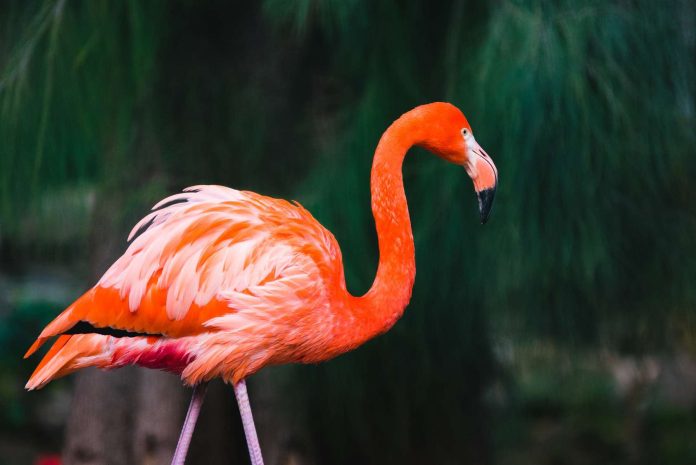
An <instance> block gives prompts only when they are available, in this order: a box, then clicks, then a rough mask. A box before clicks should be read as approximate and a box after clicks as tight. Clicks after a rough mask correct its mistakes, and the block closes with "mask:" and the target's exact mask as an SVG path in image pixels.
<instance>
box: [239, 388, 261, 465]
mask: <svg viewBox="0 0 696 465" xmlns="http://www.w3.org/2000/svg"><path fill="white" fill-rule="evenodd" d="M234 395H235V397H236V398H237V405H239V413H240V415H241V416H242V424H243V425H244V435H245V436H246V441H247V447H249V457H250V458H251V465H263V457H262V456H261V446H260V445H259V438H258V436H257V435H256V427H255V426H254V417H253V416H252V414H251V405H250V404H249V395H248V394H247V387H246V381H245V380H241V381H240V382H238V383H237V384H235V385H234Z"/></svg>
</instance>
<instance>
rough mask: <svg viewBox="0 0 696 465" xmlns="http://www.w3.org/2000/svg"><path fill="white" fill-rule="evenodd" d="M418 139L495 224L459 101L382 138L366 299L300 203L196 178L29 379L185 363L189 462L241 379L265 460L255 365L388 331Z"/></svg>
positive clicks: (56, 331)
mask: <svg viewBox="0 0 696 465" xmlns="http://www.w3.org/2000/svg"><path fill="white" fill-rule="evenodd" d="M414 145H417V146H421V147H424V148H426V149H427V150H429V151H431V152H432V153H434V154H436V155H438V156H440V157H441V158H443V159H445V160H447V161H449V162H451V163H454V164H456V165H459V166H462V167H464V169H465V170H466V172H467V173H468V174H469V176H470V177H471V179H472V180H473V182H474V188H475V190H476V192H477V195H478V200H479V210H480V215H481V222H482V223H485V222H486V220H487V219H488V215H489V213H490V209H491V204H492V202H493V197H494V194H495V189H496V185H497V180H498V179H497V178H498V173H497V170H496V168H495V165H494V164H493V161H492V160H491V159H490V157H489V156H488V155H487V154H486V152H485V151H484V150H483V149H482V148H481V147H480V146H479V145H478V143H477V142H476V140H475V139H474V135H473V133H472V131H471V126H470V125H469V123H468V122H467V120H466V118H465V117H464V115H463V114H462V113H461V112H460V111H459V110H458V109H457V108H456V107H454V106H453V105H450V104H448V103H431V104H428V105H422V106H419V107H416V108H414V109H413V110H411V111H409V112H408V113H406V114H404V115H402V116H401V117H400V118H399V119H397V120H396V121H395V122H394V123H393V124H392V125H391V126H390V127H389V129H388V130H387V131H386V132H385V133H384V135H383V136H382V138H381V139H380V141H379V145H378V146H377V150H376V151H375V156H374V161H373V165H372V178H371V191H372V212H373V214H374V218H375V224H376V227H377V236H378V240H379V266H378V268H377V275H376V277H375V280H374V283H373V285H372V287H371V288H370V290H369V291H368V292H367V293H366V294H365V295H363V296H361V297H355V296H353V295H351V294H349V293H348V292H347V290H346V284H345V278H344V273H343V261H342V257H341V249H340V248H339V246H338V243H337V242H336V239H335V238H334V236H333V235H332V234H331V233H330V232H329V231H328V230H327V229H325V228H324V227H323V226H322V225H321V224H319V222H318V221H317V220H315V219H314V217H312V215H311V214H310V213H309V212H308V211H307V210H305V209H304V208H302V206H300V205H299V204H298V203H296V202H295V203H290V202H287V201H285V200H279V199H273V198H270V197H265V196H262V195H259V194H256V193H253V192H244V191H236V190H233V189H229V188H226V187H221V186H196V187H191V188H188V189H186V190H185V191H184V192H183V193H180V194H176V195H173V196H171V197H168V198H166V199H164V200H162V201H161V202H159V203H158V204H157V205H155V206H154V207H153V210H154V211H153V212H152V213H150V214H149V215H147V216H146V217H145V218H143V219H142V220H141V221H140V222H139V223H138V224H137V225H135V227H134V228H133V231H132V232H131V234H130V236H129V238H128V239H129V241H130V240H131V239H132V242H131V243H130V245H129V247H128V249H127V250H126V252H125V253H124V254H123V256H121V257H120V258H119V259H118V260H117V261H116V262H115V263H114V264H113V265H112V266H111V268H109V270H108V271H107V272H106V273H105V274H104V276H103V277H102V278H101V280H100V281H99V282H98V283H97V284H96V286H94V287H93V288H92V289H90V290H89V291H87V292H86V293H85V294H84V295H83V296H82V297H80V298H79V299H77V300H76V301H75V302H74V303H73V304H72V305H70V306H69V307H68V308H67V309H66V310H65V311H63V312H62V313H61V314H60V315H58V317H57V318H56V319H55V320H53V321H52V322H51V323H50V324H48V325H47V326H46V328H45V329H44V330H43V331H42V332H41V334H40V335H39V337H38V339H37V341H36V342H35V343H34V345H32V347H31V348H30V349H29V351H28V352H27V354H26V356H25V357H28V356H30V355H31V354H32V353H34V352H35V351H36V350H37V349H38V347H39V346H41V344H43V343H44V342H45V341H46V340H47V339H49V338H51V337H54V336H58V337H57V339H56V341H55V343H54V344H53V346H52V347H51V349H50V350H49V351H48V353H47V354H46V355H45V356H44V358H43V360H42V361H41V362H40V363H39V365H38V367H37V368H36V370H35V371H34V373H33V374H32V376H31V378H30V379H29V381H28V383H27V385H26V388H27V389H38V388H41V387H43V386H44V385H45V384H46V383H48V382H49V381H51V380H53V379H55V378H57V377H60V376H63V375H66V374H68V373H71V372H73V371H75V370H78V369H80V368H84V367H88V366H97V367H100V368H118V367H122V366H124V365H131V364H136V365H140V366H144V367H147V368H157V369H163V370H168V371H171V372H174V373H177V374H179V375H180V376H181V378H182V379H183V381H184V382H185V383H186V384H187V385H190V386H193V387H194V391H193V396H192V399H191V404H190V406H189V412H188V414H187V416H186V420H185V421H184V426H183V428H182V432H181V436H180V439H179V444H178V445H177V449H176V452H175V454H174V458H173V461H172V463H173V464H183V463H184V460H185V457H186V452H187V450H188V445H189V443H190V440H191V435H192V434H193V429H194V427H195V423H196V420H197V417H198V413H199V411H200V407H201V404H202V402H203V396H204V394H205V386H206V382H207V381H209V380H210V379H212V378H215V377H221V378H222V379H223V380H225V381H226V382H230V383H232V384H233V386H234V391H235V394H236V397H237V401H238V403H239V409H240V412H241V416H242V422H243V425H244V431H245V434H246V439H247V444H248V447H249V453H250V455H251V461H252V464H253V465H261V464H263V459H262V456H261V449H260V447H259V443H258V439H257V436H256V430H255V427H254V423H253V418H252V414H251V407H250V405H249V398H248V396H247V391H246V384H245V379H246V377H248V376H249V375H251V374H253V373H255V372H256V371H258V370H259V369H261V368H263V367H264V366H267V365H272V364H281V363H291V362H300V363H316V362H321V361H324V360H328V359H330V358H332V357H335V356H337V355H339V354H342V353H345V352H348V351H350V350H353V349H355V348H356V347H358V346H360V345H361V344H363V343H364V342H365V341H367V340H369V339H371V338H373V337H375V336H377V335H379V334H382V333H384V332H386V331H387V330H389V329H390V328H391V327H392V326H393V325H394V323H395V322H396V321H397V320H398V319H399V318H400V317H401V315H402V314H403V311H404V308H405V307H406V305H407V304H408V302H409V300H410V298H411V290H412V287H413V282H414V279H415V273H416V267H415V250H414V245H413V236H412V233H411V222H410V219H409V214H408V206H407V204H406V196H405V194H404V186H403V178H402V173H401V168H402V163H403V160H404V156H405V155H406V153H407V152H408V150H409V148H411V147H412V146H414ZM138 233H140V234H139V235H138ZM133 238H135V239H133Z"/></svg>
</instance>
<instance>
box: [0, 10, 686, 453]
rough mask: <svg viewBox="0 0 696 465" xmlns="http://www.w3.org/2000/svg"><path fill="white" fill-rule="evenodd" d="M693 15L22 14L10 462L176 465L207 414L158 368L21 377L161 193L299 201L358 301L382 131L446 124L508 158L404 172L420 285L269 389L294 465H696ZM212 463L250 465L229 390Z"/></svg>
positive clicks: (286, 370) (5, 421) (2, 255)
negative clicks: (188, 412)
mask: <svg viewBox="0 0 696 465" xmlns="http://www.w3.org/2000/svg"><path fill="white" fill-rule="evenodd" d="M695 31H696V5H695V4H694V2H693V1H692V0H664V1H654V0H609V1H599V0H596V1H595V0H586V1H569V0H568V1H565V0H492V1H484V0H479V1H474V0H453V1H440V2H433V1H425V0H401V1H389V0H385V1H368V0H292V1H291V0H264V1H262V2H250V1H237V2H229V1H192V0H176V1H169V2H165V1H155V0H153V1H135V0H130V1H122V0H118V1H117V0H111V1H107V0H91V1H65V0H58V1H55V0H50V1H49V0H46V1H36V0H31V1H21V0H6V1H3V2H2V3H0V260H1V261H0V347H1V348H2V349H1V351H0V464H2V465H5V464H7V465H14V464H17V465H24V464H36V463H59V460H61V459H60V458H59V455H60V454H61V453H62V463H65V464H114V465H121V464H124V465H125V464H167V463H169V460H170V457H171V454H172V451H173V447H174V444H175V442H176V439H177V434H178V430H179V427H180V425H181V422H182V419H183V414H184V409H185V406H186V402H187V399H188V395H189V393H188V391H187V390H186V389H184V388H183V387H182V386H181V383H180V382H179V381H178V379H177V378H176V377H174V376H171V375H167V374H164V373H157V372H151V371H147V370H141V369H124V370H119V371H116V372H110V373H104V372H98V371H91V370H87V371H85V372H83V373H80V374H77V375H73V376H71V377H69V378H68V379H62V380H60V381H57V382H54V383H52V384H51V385H49V386H48V387H47V388H45V389H43V390H42V391H39V392H32V393H27V392H25V391H23V385H24V383H25V382H26V379H27V377H28V375H29V374H30V373H31V371H32V369H33V367H34V366H35V365H36V363H37V362H38V357H37V358H33V359H31V360H28V361H25V360H22V358H21V356H22V354H23V353H24V351H25V350H26V348H27V347H28V346H29V344H30V343H31V342H32V341H33V338H34V337H35V336H36V335H37V334H38V332H39V331H40V329H41V328H42V326H43V325H44V324H45V323H46V322H47V321H49V320H50V319H51V318H52V317H53V316H54V315H55V314H57V313H58V312H59V311H60V310H62V309H63V308H64V307H65V306H67V305H68V304H69V303H70V302H71V301H72V300H73V299H74V298H75V297H77V296H78V295H79V294H80V293H81V292H83V291H84V290H86V289H87V288H88V287H89V286H90V285H92V284H93V283H94V282H95V281H96V280H97V279H98V277H99V276H100V275H101V273H103V272H104V271H105V269H106V268H107V267H108V265H109V264H110V263H111V261H112V260H113V259H114V258H115V257H117V256H118V255H119V254H120V253H121V252H123V251H124V250H125V247H126V245H127V244H126V242H125V237H126V234H127V231H128V230H129V229H130V226H131V225H132V224H134V223H135V221H136V220H137V219H139V218H140V217H141V216H143V215H144V214H145V213H146V212H147V211H148V209H149V207H150V206H151V205H152V204H153V203H154V202H155V201H157V200H159V199H160V198H161V197H163V196H165V195H167V194H170V193H173V192H175V191H178V190H180V189H182V188H184V187H186V186H189V185H194V184H203V183H211V184H212V183H215V184H224V185H228V186H231V187H235V188H239V189H249V190H254V191H257V192H261V193H265V194H268V195H272V196H280V197H286V198H292V199H297V200H299V201H300V202H301V203H303V204H304V205H305V206H306V207H307V208H308V209H309V210H310V211H312V212H313V213H314V215H315V216H316V217H317V218H318V219H319V220H320V221H321V222H322V223H323V224H324V225H326V226H327V227H328V228H329V229H331V230H332V231H333V232H334V234H335V235H336V237H337V239H338V241H339V243H340V244H341V247H342V250H343V255H344V257H345V262H346V275H347V281H348V286H349V288H350V290H351V291H352V292H353V293H355V294H360V293H362V292H364V291H365V290H366V289H368V287H369V285H370V283H371V281H372V279H373V277H374V272H375V269H376V263H377V247H376V237H375V233H374V224H373V221H372V217H371V213H370V209H369V205H370V203H369V174H370V162H371V157H372V153H373V150H374V147H375V146H376V143H377V141H378V139H379V136H380V134H381V133H382V131H383V130H384V129H385V128H386V127H387V126H388V125H389V124H390V123H391V121H393V120H394V119H395V118H397V117H398V116H399V115H400V114H402V113H403V112H405V111H407V110H409V109H410V108H412V107H414V106H416V105H418V104H421V103H425V102H429V101H435V100H447V101H451V102H453V103H455V104H456V105H457V106H459V107H460V108H461V109H462V110H463V111H464V113H465V114H466V115H467V116H468V118H469V121H470V122H471V124H472V127H473V128H474V131H475V134H476V136H477V140H478V141H479V142H480V143H481V144H482V145H483V146H484V147H485V148H486V150H487V151H488V153H489V154H491V156H492V157H493V159H494V160H495V161H496V164H497V166H498V169H499V172H500V185H499V190H498V195H497V198H496V204H495V206H494V211H493V214H492V217H491V219H490V221H489V223H488V224H487V225H486V226H485V227H482V226H480V225H479V222H478V215H477V211H476V199H475V196H474V194H473V191H472V187H471V182H470V181H469V180H468V178H467V177H466V175H465V174H464V172H463V170H461V169H455V168H453V167H452V166H448V165H446V164H445V163H444V162H442V161H441V160H439V159H437V158H436V157H431V156H427V155H425V154H424V152H421V151H419V150H413V152H412V154H411V155H410V156H408V157H407V161H406V164H405V167H404V172H405V180H406V189H407V194H408V198H409V204H410V210H411V215H412V219H413V228H414V236H415V241H416V249H417V266H418V276H417V280H416V286H415V290H414V295H413V300H412V303H411V305H410V306H409V308H408V309H407V311H406V313H405V315H404V317H403V318H402V320H401V321H399V322H398V324H397V325H396V326H395V327H394V328H393V329H392V330H391V331H390V332H389V333H388V334H386V335H384V336H382V337H380V338H378V339H376V340H373V341H371V342H369V343H368V344H366V345H365V346H364V347H361V348H360V349H358V350H356V351H355V352H353V353H350V354H347V355H344V356H341V357H339V358H338V359H336V360H333V361H331V362H329V363H326V364H323V365H319V366H289V367H274V368H269V369H267V370H265V371H263V372H261V373H259V374H258V375H257V376H255V377H254V378H253V379H252V380H251V381H250V391H251V398H252V404H253V406H254V408H255V409H256V415H257V423H258V427H259V430H260V434H261V441H262V445H263V447H264V449H265V453H266V459H267V463H269V464H270V465H277V464H288V465H290V464H293V465H298V464H301V465H305V464H307V465H309V464H335V465H343V464H385V463H394V464H396V463H398V464H413V465H416V464H435V463H437V464H484V465H485V464H509V465H532V464H534V465H545V464H548V465H561V464H569V465H582V464H588V465H589V464H617V465H624V464H626V465H628V464H651V465H653V464H665V465H671V464H691V463H696V311H695V310H696V309H695V305H696V282H695V280H696V182H694V180H695V179H696V156H695V155H696V153H694V147H695V146H696V136H695V131H694V127H695V123H696V115H695V99H696V94H695V90H696V89H695V84H694V83H695V82H696V81H695V78H696V65H695V63H696V59H695V57H696V32H695ZM206 402H207V403H206V405H205V407H204V410H203V414H202V418H201V424H200V427H199V429H198V431H197V432H196V435H195V436H194V443H193V446H192V451H191V456H190V460H189V462H188V463H192V464H229V463H247V460H248V459H247V457H246V450H245V445H244V442H243V435H242V432H241V429H240V425H239V417H238V414H237V412H236V406H235V405H234V397H233V394H232V390H231V388H230V387H229V386H224V385H222V384H221V383H216V384H215V385H214V386H212V388H211V391H210V394H209V397H208V399H207V401H206Z"/></svg>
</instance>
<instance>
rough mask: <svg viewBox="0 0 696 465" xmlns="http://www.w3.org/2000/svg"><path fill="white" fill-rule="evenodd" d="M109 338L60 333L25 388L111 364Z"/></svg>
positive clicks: (32, 387)
mask: <svg viewBox="0 0 696 465" xmlns="http://www.w3.org/2000/svg"><path fill="white" fill-rule="evenodd" d="M110 339H112V338H111V337H110V336H104V335H101V334H72V335H71V334H63V335H61V336H58V338H57V339H56V342H55V343H54V344H53V346H52V347H51V348H50V349H49V351H48V352H47V353H46V355H45V356H44V358H43V359H42V360H41V362H40V363H39V365H38V366H37V367H36V370H34V373H33V374H32V375H31V377H30V378H29V381H28V382H27V384H26V386H25V388H26V389H28V390H34V389H41V388H42V387H44V386H45V385H46V384H47V383H48V382H49V381H52V380H54V379H56V378H60V377H62V376H65V375H68V374H70V373H72V372H73V371H75V370H79V369H80V368H85V367H89V366H97V367H101V368H106V367H109V366H110V365H111V364H112V351H111V350H110V345H111V344H110V342H111V341H110Z"/></svg>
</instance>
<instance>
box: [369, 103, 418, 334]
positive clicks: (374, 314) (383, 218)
mask: <svg viewBox="0 0 696 465" xmlns="http://www.w3.org/2000/svg"><path fill="white" fill-rule="evenodd" d="M415 119H416V118H414V115H413V114H412V113H406V114H405V115H403V116H402V117H401V118H399V119H398V120H396V121H395V122H394V123H393V124H392V125H391V126H390V127H389V129H387V131H386V132H385V133H384V135H382V138H381V139H380V141H379V144H378V145H377V150H376V151H375V156H374V160H373V163H372V174H371V180H370V189H371V193H372V213H373V215H374V218H375V226H376V227H377V238H378V243H379V265H378V267H377V275H376V276H375V280H374V282H373V284H372V287H371V288H370V290H369V291H368V292H367V293H366V294H365V295H364V296H363V297H361V298H360V300H361V303H362V305H361V306H362V308H363V309H364V310H365V311H366V312H369V315H370V320H371V321H372V322H373V324H372V325H370V326H371V328H370V329H369V332H371V333H374V335H376V334H381V333H383V332H385V331H387V330H388V329H389V328H391V327H392V326H393V325H394V323H396V321H397V320H398V319H399V318H400V317H401V315H402V314H403V312H404V309H405V308H406V305H408V302H409V300H410V299H411V291H412V289H413V283H414V281H415V277H416V256H415V247H414V244H413V232H412V231H411V220H410V217H409V213H408V204H407V203H406V193H405V192H404V181H403V175H402V165H403V161H404V157H405V156H406V153H407V152H408V150H409V149H410V148H411V147H412V146H413V145H414V144H415V143H417V141H418V140H419V137H418V134H419V133H420V132H421V131H422V128H421V127H420V125H419V124H417V123H418V122H417V121H414V120H415Z"/></svg>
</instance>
